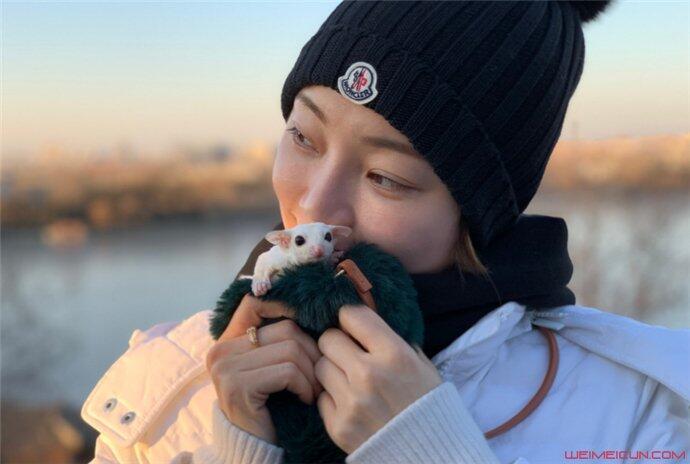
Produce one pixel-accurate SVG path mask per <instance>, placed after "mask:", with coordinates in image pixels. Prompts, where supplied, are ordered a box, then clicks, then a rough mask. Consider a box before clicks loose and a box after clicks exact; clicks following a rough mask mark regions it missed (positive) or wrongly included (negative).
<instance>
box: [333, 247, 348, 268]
mask: <svg viewBox="0 0 690 464" xmlns="http://www.w3.org/2000/svg"><path fill="white" fill-rule="evenodd" d="M344 254H345V251H342V250H341V251H334V252H333V253H331V258H330V263H331V264H332V265H335V264H337V263H338V262H339V261H340V258H342V257H343V255H344Z"/></svg>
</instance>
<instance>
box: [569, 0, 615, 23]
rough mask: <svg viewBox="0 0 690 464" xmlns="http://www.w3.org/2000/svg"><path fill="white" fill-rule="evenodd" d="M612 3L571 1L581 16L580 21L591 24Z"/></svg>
mask: <svg viewBox="0 0 690 464" xmlns="http://www.w3.org/2000/svg"><path fill="white" fill-rule="evenodd" d="M611 3H612V0H596V1H595V0H584V1H577V0H571V1H570V4H571V5H572V6H573V8H575V10H577V12H578V13H579V14H580V21H581V22H583V23H586V22H589V21H591V20H593V19H594V18H596V17H597V16H598V15H599V14H600V13H601V12H603V11H604V10H605V9H606V8H608V6H609V5H610V4H611Z"/></svg>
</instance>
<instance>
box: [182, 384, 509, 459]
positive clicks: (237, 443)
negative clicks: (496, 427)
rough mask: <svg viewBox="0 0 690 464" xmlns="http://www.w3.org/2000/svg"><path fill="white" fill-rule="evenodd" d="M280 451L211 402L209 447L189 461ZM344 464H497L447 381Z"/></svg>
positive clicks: (276, 455) (258, 456)
mask: <svg viewBox="0 0 690 464" xmlns="http://www.w3.org/2000/svg"><path fill="white" fill-rule="evenodd" d="M283 453H284V451H283V449H282V448H279V447H277V446H275V445H273V444H271V443H268V442H267V441H265V440H262V439H260V438H258V437H256V436H254V435H252V434H251V433H249V432H246V431H244V430H242V429H241V428H239V427H237V426H235V425H233V424H232V423H231V422H229V421H228V420H227V418H226V417H225V415H224V414H223V411H222V410H221V409H220V408H219V407H218V400H215V401H214V403H213V444H212V445H211V446H210V447H204V448H200V449H199V450H197V451H196V452H195V453H194V456H193V460H192V461H191V462H194V463H197V462H198V463H201V462H203V463H207V464H221V463H222V464H278V463H280V462H282V461H283ZM345 462H346V463H348V464H408V463H409V464H418V463H422V462H423V463H425V464H448V463H454V464H475V463H483V464H498V463H499V462H500V461H499V460H498V458H497V457H496V455H495V454H494V452H493V451H492V450H491V448H490V447H489V444H488V442H487V440H486V438H484V434H483V432H482V431H481V430H479V427H478V426H477V423H476V422H475V420H474V419H473V418H472V415H471V414H470V412H469V410H468V409H467V407H466V406H465V404H464V403H463V400H462V397H461V396H460V392H458V389H457V387H456V386H455V384H453V383H452V382H450V381H445V382H443V383H441V384H440V385H439V386H437V387H436V388H434V389H432V390H430V391H429V392H427V393H426V394H425V395H423V396H421V397H420V398H418V399H417V400H416V401H415V402H413V403H412V404H410V405H409V406H408V407H407V408H405V409H404V410H402V411H401V412H400V413H398V414H397V415H396V416H395V417H394V418H393V419H391V420H390V421H388V422H387V423H386V425H384V426H383V427H382V428H381V429H379V430H377V431H376V433H374V434H373V435H372V436H371V437H369V439H368V440H367V441H365V442H364V443H363V444H362V445H360V447H359V448H357V449H356V450H355V451H354V452H352V453H351V454H350V455H348V456H347V458H346V460H345Z"/></svg>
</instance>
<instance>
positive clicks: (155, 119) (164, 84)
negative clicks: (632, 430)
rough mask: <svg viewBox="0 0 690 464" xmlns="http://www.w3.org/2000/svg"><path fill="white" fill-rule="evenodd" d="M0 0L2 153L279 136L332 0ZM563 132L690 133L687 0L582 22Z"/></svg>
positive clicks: (620, 8) (158, 147)
mask: <svg viewBox="0 0 690 464" xmlns="http://www.w3.org/2000/svg"><path fill="white" fill-rule="evenodd" d="M0 3H1V4H2V6H1V8H2V12H1V13H2V32H1V34H2V36H1V37H0V39H1V49H0V52H1V60H0V61H1V64H2V69H1V72H2V89H1V91H0V93H1V96H2V108H1V116H2V120H1V124H2V142H1V148H2V154H3V156H13V155H17V154H20V155H22V156H31V155H33V154H35V153H37V152H40V151H41V150H44V149H45V148H46V147H50V146H59V147H63V148H64V149H67V150H102V149H104V148H108V147H114V146H121V145H127V146H130V147H133V148H134V149H136V150H137V151H141V152H149V153H153V152H165V151H166V150H169V149H171V148H172V147H175V146H179V145H180V144H186V145H189V144H191V145H199V146H204V145H218V144H221V145H230V146H233V147H242V146H247V145H250V144H254V143H256V142H265V143H269V144H273V143H276V142H277V141H278V139H279V137H280V134H281V131H282V130H284V121H283V119H282V116H281V113H280V93H281V90H282V85H283V81H284V79H285V77H286V76H287V74H288V73H289V71H290V69H291V68H292V65H293V63H294V62H295V60H296V59H297V56H298V55H299V52H300V50H301V48H302V46H303V45H304V43H306V41H307V40H308V39H309V38H310V37H311V36H312V35H313V34H314V33H315V32H316V30H317V29H318V27H319V26H320V25H321V23H322V22H323V21H324V20H325V19H326V17H327V16H328V15H329V14H330V12H331V11H332V10H333V9H334V8H335V6H336V5H337V2H203V3H202V2H194V3H190V2H160V1H158V2H154V1H149V2H105V1H99V2H95V1H94V2H57V1H51V2H11V1H9V2H8V1H6V0H5V1H3V2H0ZM584 33H585V40H586V57H585V69H584V72H583V76H582V79H581V81H580V84H579V86H578V89H577V90H576V92H575V95H574V96H573V98H572V100H571V102H570V105H569V108H568V113H567V115H566V120H565V123H564V126H563V131H562V134H561V138H562V139H571V138H580V139H602V138H609V137H620V136H630V137H637V136H644V135H655V134H675V133H684V132H688V131H690V88H689V87H690V3H688V2H685V1H678V2H668V1H645V2H638V1H625V0H616V1H615V2H614V3H613V4H612V5H611V7H610V9H609V10H607V11H606V12H605V13H604V14H602V15H601V16H600V17H599V18H597V20H596V21H594V22H592V23H589V24H586V25H585V28H584Z"/></svg>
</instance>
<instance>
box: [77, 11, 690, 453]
mask: <svg viewBox="0 0 690 464" xmlns="http://www.w3.org/2000/svg"><path fill="white" fill-rule="evenodd" d="M605 6H606V2H599V3H596V2H587V3H585V4H579V5H578V4H574V3H570V2H543V3H542V2H495V3H494V2H476V3H475V2H463V3H459V2H457V3H456V2H452V3H447V4H446V3H423V2H402V3H394V2H380V3H369V2H355V3H349V2H348V3H342V4H340V5H339V6H338V7H337V8H336V9H335V10H334V11H333V13H332V14H331V15H330V16H329V18H328V19H327V20H326V22H325V23H324V24H323V25H322V27H321V28H320V29H319V31H318V32H317V33H316V34H315V35H314V36H313V37H312V38H311V39H310V40H309V42H308V43H307V44H306V45H305V47H304V48H303V49H302V52H301V54H300V56H299V58H298V60H297V62H296V64H295V66H294V68H293V69H292V71H291V73H290V74H289V75H288V78H287V80H286V82H285V85H284V87H283V94H282V100H281V104H282V110H283V115H284V117H285V119H286V131H285V133H284V134H283V136H282V139H281V141H280V144H279V147H278V150H277V153H276V160H275V165H274V169H273V186H274V189H275V192H276V196H277V198H278V201H279V204H280V213H281V219H282V222H281V223H280V224H278V225H277V226H276V228H283V227H287V228H289V227H292V226H294V225H296V224H301V223H306V222H315V221H321V222H325V223H330V224H340V225H347V226H349V227H351V228H352V229H353V234H352V236H350V237H349V240H348V242H344V241H343V242H339V243H338V246H337V247H338V248H339V249H346V248H347V247H348V246H351V245H352V243H355V242H357V241H360V240H362V241H369V242H373V243H376V244H378V245H379V246H381V247H382V248H383V249H384V250H386V251H388V252H389V253H391V254H394V255H395V256H396V257H398V258H399V259H400V261H401V262H402V264H403V265H404V266H405V268H406V269H407V270H408V271H409V272H410V274H411V276H412V278H413V281H414V284H415V287H416V289H417V291H418V294H419V302H420V306H421V308H422V311H423V313H424V320H425V344H424V347H423V350H422V351H423V353H422V352H420V351H415V350H413V349H412V348H410V347H409V346H408V345H406V344H405V343H404V342H403V341H402V339H400V338H399V337H398V336H397V335H396V334H395V333H394V332H393V331H392V330H391V329H390V328H389V327H388V326H387V325H386V324H385V323H384V322H383V321H382V320H381V319H380V318H379V317H378V316H377V315H376V313H375V312H373V311H371V310H369V309H368V308H367V307H366V306H363V305H360V306H344V307H343V308H341V311H340V328H339V329H329V330H327V331H326V332H325V333H324V334H323V335H322V336H321V337H320V338H319V339H318V340H317V341H314V340H313V339H311V338H310V337H309V336H307V335H306V334H305V333H304V332H302V331H301V330H300V329H299V328H298V327H297V325H296V324H295V323H294V322H292V321H291V320H290V319H289V317H290V312H289V311H288V310H287V308H286V307H285V306H283V305H281V304H278V303H265V302H262V301H261V300H259V299H257V298H254V297H252V296H251V295H248V296H245V298H244V299H243V300H242V302H241V304H240V307H239V309H238V311H237V312H236V314H235V315H234V316H233V319H232V321H231V322H230V324H229V326H228V328H227V329H226V331H225V333H224V334H223V336H222V337H221V338H220V339H219V340H218V341H217V342H215V343H214V342H213V341H212V340H211V339H210V337H209V336H208V320H209V317H210V315H211V311H210V310H207V311H202V312H199V313H197V314H195V315H194V316H192V317H190V318H189V319H187V320H185V321H183V322H181V323H168V324H159V325H157V326H154V327H153V328H151V329H149V330H147V331H146V332H140V331H135V333H134V334H133V337H132V339H131V340H130V348H129V349H128V350H127V352H126V353H125V354H124V355H123V356H122V357H121V358H120V359H119V360H118V361H117V362H116V363H115V364H113V366H112V367H111V368H110V369H109V370H108V372H107V373H106V375H105V376H104V377H103V379H102V380H101V381H100V382H99V383H98V385H97V386H96V388H95V389H94V391H93V392H92V393H91V395H90V396H89V398H88V399H87V401H86V402H85V404H84V407H83V409H82V417H83V418H84V420H86V421H87V422H89V423H90V424H91V425H93V426H94V427H95V428H97V429H98V430H99V431H100V432H101V435H100V436H99V438H98V441H97V446H96V458H95V462H177V463H190V462H194V463H201V462H214V463H220V462H223V463H269V462H281V460H282V458H283V450H282V449H281V448H279V447H278V446H277V445H276V444H275V443H276V435H275V430H274V427H273V424H272V422H271V419H270V415H269V414H268V411H267V410H266V407H265V401H266V398H267V396H268V395H269V394H270V393H272V392H276V391H280V390H283V389H288V390H290V391H292V392H293V393H295V394H297V395H298V396H299V397H300V398H301V399H302V400H303V401H304V402H305V403H313V402H316V403H317V405H318V408H319V411H320V413H321V415H322V417H323V419H324V424H325V426H326V429H327V431H328V433H329V435H330V436H331V438H332V439H333V441H334V442H335V443H336V444H337V445H338V446H340V447H341V448H342V449H343V450H345V451H346V452H347V453H348V457H347V461H346V462H348V463H381V462H395V463H399V462H408V463H417V462H419V463H422V462H423V463H429V462H431V463H448V462H467V463H474V462H510V463H526V462H559V461H563V460H570V459H601V458H604V459H607V460H608V459H611V460H615V461H619V462H621V461H628V460H640V456H641V455H639V454H635V453H648V455H649V456H648V457H649V458H650V459H654V460H655V461H658V460H661V458H663V459H670V460H676V459H678V458H679V457H681V458H683V459H686V458H687V456H686V455H682V454H681V453H687V452H688V451H690V423H689V422H688V415H689V412H688V408H689V407H690V381H689V380H688V376H687V374H684V373H683V372H684V369H686V367H687V363H688V361H689V359H688V358H689V353H688V346H689V344H690V331H688V330H671V329H667V328H664V327H659V326H650V325H646V324H642V323H639V322H637V321H634V320H632V319H628V318H625V317H621V316H615V315H612V314H608V313H605V312H602V311H599V310H597V309H593V308H585V307H582V306H578V305H576V304H575V298H574V295H573V294H572V292H571V291H570V290H569V289H568V288H567V286H566V285H567V283H568V281H569V279H570V277H571V274H572V265H571V262H570V259H569V257H568V252H567V229H566V227H565V223H564V221H563V220H562V219H559V218H551V217H546V216H536V215H525V214H521V213H522V212H523V211H524V210H525V208H526V207H527V205H528V204H529V202H530V200H531V199H532V197H533V196H534V194H535V192H536V190H537V188H538V185H539V181H540V180H541V177H542V174H543V172H544V169H545V165H546V162H547V160H548V158H549V156H550V154H551V151H552V149H553V146H554V145H555V143H556V141H557V139H558V135H559V134H560V129H561V126H562V122H563V116H564V114H565V110H566V108H567V103H568V101H569V98H570V96H571V95H572V94H573V92H574V90H575V88H576V86H577V83H578V81H579V78H580V75H581V73H582V66H583V59H584V56H583V55H584V42H583V36H582V30H581V25H582V23H583V22H585V21H587V20H590V19H592V18H593V17H594V16H596V15H597V13H598V12H600V11H601V10H602V9H603V8H604V7H605ZM266 245H267V242H265V241H262V242H261V243H259V244H258V245H257V247H256V248H255V249H254V251H253V252H252V255H251V256H250V257H249V259H248V261H247V263H246V265H245V267H244V268H243V270H242V271H240V272H241V273H243V272H244V273H246V272H247V271H248V270H250V269H252V266H253V262H254V260H255V259H256V256H257V255H258V253H260V252H261V251H263V250H264V249H265V247H266ZM277 317H287V319H283V320H280V321H279V322H276V323H273V324H269V325H265V326H262V327H260V328H259V329H258V330H257V338H256V339H255V340H252V339H250V337H249V336H248V335H245V333H246V331H247V329H248V328H250V327H252V326H259V325H260V323H261V321H262V319H265V318H277ZM540 326H541V327H548V328H550V329H551V330H552V332H551V333H553V334H555V336H554V340H555V342H556V343H555V345H554V344H553V343H549V341H548V337H547V339H545V338H544V334H543V333H542V332H541V331H540V330H537V328H538V327H540ZM545 333H546V332H545ZM547 366H548V367H549V368H553V369H554V370H553V371H551V370H549V372H555V378H553V379H552V381H551V382H552V383H550V388H548V389H547V390H544V391H542V390H540V384H541V383H542V380H543V379H544V378H545V372H547ZM142 376H143V377H144V378H143V379H142V378H141V377H142ZM133 379H134V380H133ZM546 384H549V382H546ZM547 386H549V385H547ZM538 390H539V394H538V395H537V396H536V398H537V401H536V402H535V403H531V404H538V406H537V408H536V409H531V408H530V409H529V410H528V413H527V414H526V415H525V414H522V415H518V417H517V418H515V419H514V420H512V421H509V419H511V418H513V417H514V416H516V413H518V412H519V411H521V410H522V408H523V407H524V406H525V404H527V403H528V402H529V401H530V399H531V398H533V397H534V396H535V392H537V391H538ZM507 421H508V424H507V425H506V426H504V427H498V426H499V425H501V424H504V423H506V422H507ZM602 453H603V454H602ZM626 453H628V454H626ZM651 453H656V454H651ZM670 453H674V454H670ZM642 456H644V455H642Z"/></svg>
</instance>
